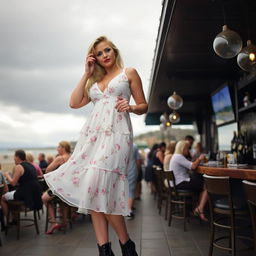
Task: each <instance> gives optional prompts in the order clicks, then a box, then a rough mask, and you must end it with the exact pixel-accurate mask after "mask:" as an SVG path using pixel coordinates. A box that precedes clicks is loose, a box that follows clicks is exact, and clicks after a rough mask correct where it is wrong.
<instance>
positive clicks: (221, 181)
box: [203, 174, 251, 256]
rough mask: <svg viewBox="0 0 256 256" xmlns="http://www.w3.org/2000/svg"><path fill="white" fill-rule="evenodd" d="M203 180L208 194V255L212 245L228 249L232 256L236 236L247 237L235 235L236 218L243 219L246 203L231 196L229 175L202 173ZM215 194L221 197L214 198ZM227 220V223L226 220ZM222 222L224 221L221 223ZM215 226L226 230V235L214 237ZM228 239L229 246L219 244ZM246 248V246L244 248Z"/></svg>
mask: <svg viewBox="0 0 256 256" xmlns="http://www.w3.org/2000/svg"><path fill="white" fill-rule="evenodd" d="M203 177H204V181H205V185H206V189H207V191H208V196H209V206H210V228H211V230H210V247H209V256H212V253H213V247H216V248H219V249H222V250H226V251H229V252H230V253H231V255H232V256H235V255H236V252H237V249H236V238H241V239H248V240H251V238H249V237H245V236H239V235H236V231H237V230H238V229H239V228H246V227H244V226H237V225H236V222H235V221H236V220H238V219H242V217H244V219H245V218H246V217H247V216H248V210H247V208H246V205H242V204H241V202H239V201H238V200H236V198H233V197H232V189H231V184H230V178H229V177H219V176H209V175H206V174H204V175H203ZM216 196H221V199H216ZM227 221H228V224H226V222H227ZM223 222H224V223H223ZM216 227H218V228H222V229H224V230H228V231H229V232H230V234H229V235H228V236H220V237H217V238H215V235H216V234H215V231H216ZM223 240H228V241H229V246H223V245H220V243H219V242H220V241H223ZM246 249H248V248H246Z"/></svg>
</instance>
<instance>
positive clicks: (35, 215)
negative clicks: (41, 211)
mask: <svg viewBox="0 0 256 256" xmlns="http://www.w3.org/2000/svg"><path fill="white" fill-rule="evenodd" d="M37 212H38V211H36V210H34V211H33V213H34V225H35V227H36V233H37V235H39V227H38V223H37Z"/></svg>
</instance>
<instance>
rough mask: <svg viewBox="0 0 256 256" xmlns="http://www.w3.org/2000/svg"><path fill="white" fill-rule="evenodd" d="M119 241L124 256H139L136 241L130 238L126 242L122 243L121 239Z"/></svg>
mask: <svg viewBox="0 0 256 256" xmlns="http://www.w3.org/2000/svg"><path fill="white" fill-rule="evenodd" d="M119 243H120V246H121V250H122V254H123V256H138V254H137V252H136V249H135V243H134V242H133V241H132V240H131V239H129V240H128V241H127V242H126V243H125V244H122V243H121V242H120V241H119Z"/></svg>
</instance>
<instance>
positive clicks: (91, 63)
mask: <svg viewBox="0 0 256 256" xmlns="http://www.w3.org/2000/svg"><path fill="white" fill-rule="evenodd" d="M95 62H96V58H95V56H94V55H93V54H92V53H91V54H89V55H88V56H87V57H86V59H85V75H86V76H87V77H90V76H91V75H92V74H93V71H94V68H95Z"/></svg>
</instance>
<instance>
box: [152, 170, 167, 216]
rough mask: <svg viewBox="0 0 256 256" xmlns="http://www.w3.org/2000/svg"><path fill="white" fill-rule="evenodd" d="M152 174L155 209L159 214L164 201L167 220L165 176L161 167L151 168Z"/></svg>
mask: <svg viewBox="0 0 256 256" xmlns="http://www.w3.org/2000/svg"><path fill="white" fill-rule="evenodd" d="M153 170H154V173H155V175H156V192H157V198H158V199H157V208H158V212H159V214H161V211H162V204H163V201H165V203H166V204H165V219H167V213H168V198H169V196H168V189H167V188H166V186H165V185H164V180H165V175H164V171H163V169H162V168H161V167H158V166H155V167H153Z"/></svg>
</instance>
